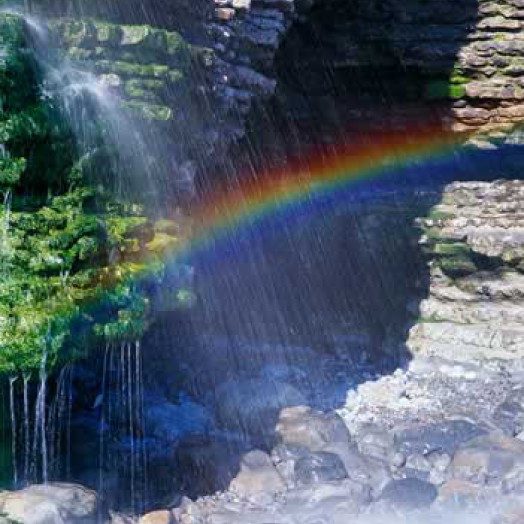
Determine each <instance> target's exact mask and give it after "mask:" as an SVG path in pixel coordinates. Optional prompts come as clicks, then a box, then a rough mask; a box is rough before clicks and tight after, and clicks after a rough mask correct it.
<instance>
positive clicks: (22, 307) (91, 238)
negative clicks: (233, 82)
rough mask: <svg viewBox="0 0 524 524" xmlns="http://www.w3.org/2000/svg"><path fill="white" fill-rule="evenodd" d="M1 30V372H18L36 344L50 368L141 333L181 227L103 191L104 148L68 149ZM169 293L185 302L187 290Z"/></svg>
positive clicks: (32, 363)
mask: <svg viewBox="0 0 524 524" xmlns="http://www.w3.org/2000/svg"><path fill="white" fill-rule="evenodd" d="M99 34H100V31H99ZM112 34H113V32H112V31H110V30H108V31H107V34H106V38H107V39H111V38H113V36H112ZM0 35H1V37H2V42H1V45H2V48H1V60H0V97H1V100H2V105H1V112H0V144H2V151H0V152H1V153H2V155H0V193H1V194H2V195H3V196H4V199H5V204H4V206H2V208H1V211H0V225H1V226H0V374H17V373H23V372H24V373H25V372H30V371H33V370H36V369H38V368H39V367H40V362H41V359H42V355H43V353H44V351H45V352H46V353H47V355H48V367H52V366H56V365H60V364H62V363H64V362H65V361H71V360H72V359H75V358H78V357H81V356H84V355H85V353H86V351H88V350H89V348H91V347H93V345H96V344H97V343H98V341H100V340H106V341H107V340H127V339H133V340H134V339H137V338H139V337H141V336H142V334H143V333H144V331H145V330H146V329H147V327H148V324H149V322H150V310H151V301H152V296H153V291H154V290H155V289H156V288H155V286H157V287H158V284H159V283H160V282H161V280H162V278H163V276H164V274H165V271H166V267H165V264H164V262H163V260H164V258H165V256H164V255H165V251H167V250H173V249H174V248H175V247H176V246H177V243H178V242H179V241H180V235H181V232H180V228H173V227H172V228H167V229H166V227H164V226H162V225H159V226H158V227H155V224H154V222H153V221H152V220H151V219H150V218H148V217H147V216H146V213H145V211H144V209H143V207H142V206H140V205H136V204H134V203H132V202H126V201H118V200H117V199H116V197H115V195H114V194H111V192H110V191H109V190H108V189H107V188H109V187H111V186H112V185H113V184H112V183H111V180H110V178H111V177H112V176H113V175H114V173H112V172H111V170H109V169H108V168H107V167H106V166H107V165H109V164H110V162H108V158H109V155H110V152H108V151H106V152H104V153H103V154H98V155H97V154H90V153H91V152H87V153H86V152H82V154H81V153H80V152H79V151H78V148H77V146H76V143H75V140H74V137H73V135H72V133H71V131H70V130H69V128H68V126H67V124H66V122H65V120H64V118H63V117H62V114H61V111H60V108H59V107H58V105H57V104H56V102H55V101H54V100H53V99H51V98H48V97H45V96H43V94H42V93H41V92H40V91H39V88H38V86H39V82H38V70H37V68H36V67H35V64H34V63H33V60H32V58H31V54H30V53H29V52H28V50H27V49H25V47H24V36H23V25H22V22H21V20H20V19H19V18H17V17H15V16H10V15H5V14H3V15H0ZM151 45H153V44H151ZM169 45H170V46H172V45H174V44H172V43H170V44H169ZM165 46H166V52H168V51H167V50H170V49H172V47H169V46H168V43H167V41H166V42H165ZM172 52H173V54H174V53H175V51H174V50H172ZM10 196H12V204H11V205H9V203H10V202H11V198H8V197H10ZM163 222H165V221H163ZM177 293H178V296H179V299H180V300H179V301H180V303H181V304H182V305H184V304H185V303H186V302H187V301H188V295H187V293H189V291H187V292H184V290H183V289H179V290H177Z"/></svg>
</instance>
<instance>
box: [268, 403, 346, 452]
mask: <svg viewBox="0 0 524 524" xmlns="http://www.w3.org/2000/svg"><path fill="white" fill-rule="evenodd" d="M276 433H277V436H278V438H279V440H280V442H282V443H284V444H291V445H296V446H303V447H306V448H308V449H310V450H311V451H320V450H322V449H324V448H325V447H326V446H327V445H330V444H333V443H343V444H347V445H348V446H349V445H350V444H351V435H350V434H349V431H348V429H347V427H346V425H345V424H344V421H343V420H342V419H341V418H340V417H339V416H338V415H337V414H336V413H322V412H316V411H313V410H312V409H311V408H310V407H306V406H297V407H290V408H286V409H283V410H282V411H281V413H280V416H279V419H278V423H277V427H276Z"/></svg>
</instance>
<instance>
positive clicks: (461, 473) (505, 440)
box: [450, 433, 524, 488]
mask: <svg viewBox="0 0 524 524" xmlns="http://www.w3.org/2000/svg"><path fill="white" fill-rule="evenodd" d="M450 472H451V474H452V475H453V476H454V477H455V478H460V479H463V480H467V481H469V482H473V483H475V484H479V485H490V486H494V485H497V486H502V484H503V483H504V482H505V483H511V484H512V487H513V488H515V487H516V485H515V484H521V483H522V482H523V481H524V442H522V441H520V440H518V439H515V438H510V437H507V436H505V435H502V434H499V433H492V434H489V435H485V436H481V437H477V438H475V439H473V440H471V441H469V442H467V443H466V444H464V445H463V446H462V447H461V448H460V449H459V450H458V451H457V453H456V454H455V456H454V457H453V461H452V463H451V466H450ZM519 479H520V482H519Z"/></svg>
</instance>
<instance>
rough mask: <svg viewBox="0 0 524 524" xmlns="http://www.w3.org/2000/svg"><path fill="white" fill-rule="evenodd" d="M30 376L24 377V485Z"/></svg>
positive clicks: (26, 481)
mask: <svg viewBox="0 0 524 524" xmlns="http://www.w3.org/2000/svg"><path fill="white" fill-rule="evenodd" d="M30 378H31V375H29V374H26V375H24V483H25V484H27V483H28V481H29V455H30V453H31V444H30V440H31V435H30V433H29V431H30V430H29V391H28V390H29V380H30Z"/></svg>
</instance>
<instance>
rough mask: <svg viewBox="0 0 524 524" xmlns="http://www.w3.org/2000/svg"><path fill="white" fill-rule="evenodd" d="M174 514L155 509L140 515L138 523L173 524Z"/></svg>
mask: <svg viewBox="0 0 524 524" xmlns="http://www.w3.org/2000/svg"><path fill="white" fill-rule="evenodd" d="M172 523H173V515H172V513H171V512H170V511H167V510H162V511H153V512H151V513H148V514H147V515H144V516H142V517H140V520H139V521H138V524H172Z"/></svg>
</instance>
